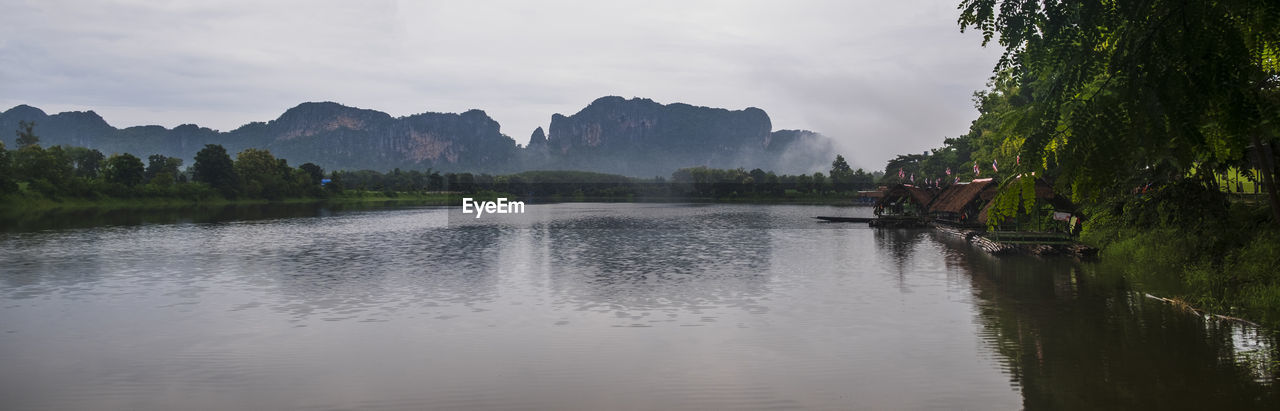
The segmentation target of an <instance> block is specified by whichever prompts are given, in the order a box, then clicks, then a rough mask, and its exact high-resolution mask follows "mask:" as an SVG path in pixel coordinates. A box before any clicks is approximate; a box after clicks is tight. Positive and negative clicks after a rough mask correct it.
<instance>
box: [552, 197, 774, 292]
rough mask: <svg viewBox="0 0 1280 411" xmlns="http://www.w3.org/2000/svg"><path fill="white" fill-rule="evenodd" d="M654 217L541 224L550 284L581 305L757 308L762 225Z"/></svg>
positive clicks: (764, 243)
mask: <svg viewBox="0 0 1280 411" xmlns="http://www.w3.org/2000/svg"><path fill="white" fill-rule="evenodd" d="M654 224H663V223H657V222H655V223H654ZM654 224H646V221H644V220H637V219H629V218H623V217H617V218H604V219H600V220H599V221H569V222H564V223H556V224H551V225H550V226H548V227H546V228H545V229H546V230H547V231H546V237H545V238H546V239H547V240H546V241H549V242H550V244H551V247H550V254H549V257H550V263H551V267H550V269H551V284H552V287H553V289H554V290H555V291H556V292H558V293H561V295H563V296H564V297H565V298H568V299H569V300H570V301H572V302H573V303H575V304H578V305H579V306H580V308H583V309H592V308H598V309H601V310H607V309H639V310H644V309H661V308H682V309H692V310H695V311H696V310H698V309H701V308H713V307H720V306H741V307H742V308H744V309H747V310H762V309H763V307H762V306H760V305H758V302H757V301H755V299H754V298H755V297H757V296H759V295H762V294H764V293H765V291H766V290H765V288H764V287H765V286H766V284H767V282H768V281H769V278H768V274H767V271H768V270H769V257H770V252H771V248H770V243H769V242H770V239H769V233H768V231H767V230H764V229H758V228H746V229H735V228H699V229H689V228H651V227H654V226H655V225H654ZM587 227H595V228H587ZM618 227H621V228H618ZM722 227H725V226H722Z"/></svg>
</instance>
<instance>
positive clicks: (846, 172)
mask: <svg viewBox="0 0 1280 411" xmlns="http://www.w3.org/2000/svg"><path fill="white" fill-rule="evenodd" d="M830 176H831V185H833V186H835V189H836V191H841V190H848V189H849V188H850V186H851V185H852V182H853V181H852V180H853V169H852V168H849V163H848V162H846V161H844V156H842V155H839V154H836V160H835V161H832V162H831V173H830Z"/></svg>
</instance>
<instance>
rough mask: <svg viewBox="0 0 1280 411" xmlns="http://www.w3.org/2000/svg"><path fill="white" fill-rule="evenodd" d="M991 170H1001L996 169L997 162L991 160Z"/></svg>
mask: <svg viewBox="0 0 1280 411" xmlns="http://www.w3.org/2000/svg"><path fill="white" fill-rule="evenodd" d="M991 170H992V171H995V172H1000V169H999V168H996V160H991Z"/></svg>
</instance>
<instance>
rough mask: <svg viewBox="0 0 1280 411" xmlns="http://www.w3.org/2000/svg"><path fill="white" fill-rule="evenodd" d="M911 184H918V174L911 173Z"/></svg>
mask: <svg viewBox="0 0 1280 411" xmlns="http://www.w3.org/2000/svg"><path fill="white" fill-rule="evenodd" d="M911 182H912V183H914V182H916V173H911Z"/></svg>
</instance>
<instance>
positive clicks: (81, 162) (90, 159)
mask: <svg viewBox="0 0 1280 411" xmlns="http://www.w3.org/2000/svg"><path fill="white" fill-rule="evenodd" d="M67 155H68V156H70V157H71V162H72V163H74V164H75V168H76V176H77V177H80V178H90V179H92V178H97V177H98V172H99V169H101V168H102V162H103V160H106V158H107V157H106V156H104V155H102V152H101V151H98V150H97V149H92V150H91V149H87V148H84V147H71V148H68V149H67Z"/></svg>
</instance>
